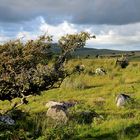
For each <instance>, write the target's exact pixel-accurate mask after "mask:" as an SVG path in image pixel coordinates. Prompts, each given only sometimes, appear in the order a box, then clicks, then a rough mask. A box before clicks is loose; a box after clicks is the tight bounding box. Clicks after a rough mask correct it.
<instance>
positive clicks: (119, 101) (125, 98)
mask: <svg viewBox="0 0 140 140" xmlns="http://www.w3.org/2000/svg"><path fill="white" fill-rule="evenodd" d="M130 100H131V98H130V96H129V95H126V94H119V95H118V96H117V97H116V105H117V107H121V106H124V105H126V103H128V102H129V101H130Z"/></svg>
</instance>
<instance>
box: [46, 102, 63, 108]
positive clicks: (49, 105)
mask: <svg viewBox="0 0 140 140" xmlns="http://www.w3.org/2000/svg"><path fill="white" fill-rule="evenodd" d="M56 105H61V106H63V103H61V102H56V101H49V102H47V103H46V105H45V106H46V107H47V108H50V107H53V106H56Z"/></svg>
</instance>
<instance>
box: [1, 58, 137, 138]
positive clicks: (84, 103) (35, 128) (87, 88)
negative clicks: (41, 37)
mask: <svg viewBox="0 0 140 140" xmlns="http://www.w3.org/2000/svg"><path fill="white" fill-rule="evenodd" d="M77 64H84V65H85V68H86V69H85V71H84V72H83V73H81V74H80V75H79V74H74V75H72V76H70V77H67V78H66V79H65V80H64V81H63V83H62V85H61V87H60V88H58V89H52V90H48V91H43V92H42V93H41V95H38V96H31V97H29V98H28V100H29V104H27V105H23V106H21V107H20V108H19V109H20V110H21V111H22V114H23V117H22V118H21V119H19V120H18V121H17V124H16V126H15V128H10V130H7V129H3V130H1V131H0V132H1V134H0V139H2V138H3V139H6V138H7V139H14V137H18V138H19V139H38V140H46V139H48V140H49V139H52V140H59V139H75V140H94V139H95V140H132V139H133V140H135V139H136V140H139V138H140V135H139V134H140V105H139V101H140V88H139V87H140V62H138V61H137V62H135V61H133V62H130V64H129V66H128V67H127V68H126V69H121V68H119V67H115V60H114V59H82V60H77V59H75V60H71V61H69V62H68V64H67V66H66V68H67V69H68V70H69V71H71V70H72V69H73V67H74V66H75V65H77ZM100 66H103V67H104V68H105V69H106V70H107V75H104V76H99V75H98V76H97V75H94V74H93V75H92V74H89V72H90V71H94V70H95V69H96V68H97V67H100ZM120 92H124V93H127V94H128V95H130V96H131V97H132V98H134V100H135V103H133V104H132V105H128V106H126V107H124V108H117V107H116V104H115V97H116V95H117V94H119V93H120ZM18 100H19V99H15V100H13V102H16V101H18ZM49 100H56V101H69V100H75V101H78V102H79V104H78V105H77V106H75V107H74V108H71V109H70V112H76V111H79V110H80V111H81V110H82V111H83V110H94V111H95V112H96V113H98V114H99V115H100V116H102V118H99V119H98V118H97V119H95V120H94V119H93V120H92V122H91V123H90V124H86V123H82V124H81V123H78V122H75V121H73V120H71V121H70V122H69V123H68V124H67V125H60V124H56V123H52V121H51V123H50V121H49V120H48V118H47V117H46V111H47V109H46V107H45V104H46V103H47V101H49ZM9 108H10V103H9V102H8V101H0V109H1V110H3V111H4V110H5V111H6V110H8V109H9ZM24 114H25V115H24Z"/></svg>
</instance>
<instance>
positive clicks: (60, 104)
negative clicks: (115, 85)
mask: <svg viewBox="0 0 140 140" xmlns="http://www.w3.org/2000/svg"><path fill="white" fill-rule="evenodd" d="M75 104H76V102H56V101H49V102H48V103H46V105H45V106H46V107H47V108H50V107H53V106H62V108H65V109H68V108H70V107H73V106H74V105H75Z"/></svg>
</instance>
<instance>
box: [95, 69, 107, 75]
mask: <svg viewBox="0 0 140 140" xmlns="http://www.w3.org/2000/svg"><path fill="white" fill-rule="evenodd" d="M95 74H97V75H105V74H106V70H105V69H104V68H103V67H101V68H97V69H96V70H95Z"/></svg>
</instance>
